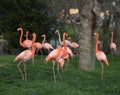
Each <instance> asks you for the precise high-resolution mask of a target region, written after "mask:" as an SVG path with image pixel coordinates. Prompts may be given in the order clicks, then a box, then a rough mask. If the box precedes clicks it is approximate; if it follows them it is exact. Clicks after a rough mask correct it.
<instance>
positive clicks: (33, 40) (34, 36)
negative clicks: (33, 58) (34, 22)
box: [32, 33, 36, 55]
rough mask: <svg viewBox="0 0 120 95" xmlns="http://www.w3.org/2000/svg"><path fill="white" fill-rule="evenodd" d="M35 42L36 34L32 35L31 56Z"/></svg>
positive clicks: (33, 52)
mask: <svg viewBox="0 0 120 95" xmlns="http://www.w3.org/2000/svg"><path fill="white" fill-rule="evenodd" d="M35 40H36V34H35V33H33V39H32V54H33V55H34V54H35V47H34V44H35Z"/></svg>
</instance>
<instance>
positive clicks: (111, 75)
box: [0, 55, 120, 95]
mask: <svg viewBox="0 0 120 95" xmlns="http://www.w3.org/2000/svg"><path fill="white" fill-rule="evenodd" d="M107 57H108V60H109V64H110V66H109V67H107V66H106V65H105V64H104V67H105V72H104V80H101V77H100V75H101V67H100V64H99V63H98V61H96V63H95V66H96V69H95V71H91V72H88V71H82V70H79V69H78V59H77V58H74V59H70V64H69V68H68V71H66V72H64V73H61V74H62V81H60V79H59V76H58V75H56V76H57V82H56V83H55V82H54V80H53V74H52V64H51V63H50V62H49V63H48V64H45V63H43V60H41V59H40V56H36V57H35V66H33V64H32V62H31V61H28V62H27V77H28V81H27V82H26V81H23V80H21V76H20V73H19V71H18V69H17V67H16V66H17V64H18V61H17V62H15V63H14V62H13V60H14V58H15V56H14V55H0V95H120V56H114V57H113V59H111V56H107ZM21 67H23V65H22V66H21Z"/></svg>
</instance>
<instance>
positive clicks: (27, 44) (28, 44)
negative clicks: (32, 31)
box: [17, 27, 32, 49]
mask: <svg viewBox="0 0 120 95" xmlns="http://www.w3.org/2000/svg"><path fill="white" fill-rule="evenodd" d="M17 30H18V31H20V32H21V35H20V45H21V46H22V47H24V48H29V49H30V48H31V47H32V41H31V40H29V39H26V40H25V41H23V42H22V36H23V29H22V27H20V28H18V29H17ZM26 34H27V33H26ZM27 35H28V34H27Z"/></svg>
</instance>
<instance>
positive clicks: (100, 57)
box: [95, 33, 109, 80]
mask: <svg viewBox="0 0 120 95" xmlns="http://www.w3.org/2000/svg"><path fill="white" fill-rule="evenodd" d="M95 35H96V58H97V59H98V61H99V62H100V65H101V67H102V72H101V79H102V80H103V74H104V66H103V64H102V62H104V63H106V65H107V66H108V65H109V63H108V60H107V58H106V55H105V53H104V52H103V51H100V50H98V39H99V34H98V33H95Z"/></svg>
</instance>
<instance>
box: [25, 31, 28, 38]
mask: <svg viewBox="0 0 120 95" xmlns="http://www.w3.org/2000/svg"><path fill="white" fill-rule="evenodd" d="M28 34H29V32H28V31H26V35H25V36H26V40H28Z"/></svg>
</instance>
